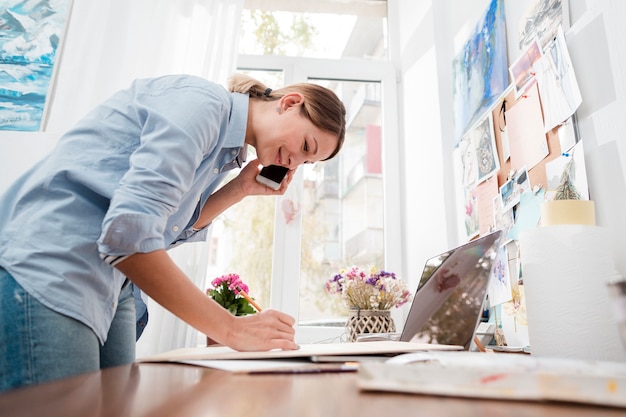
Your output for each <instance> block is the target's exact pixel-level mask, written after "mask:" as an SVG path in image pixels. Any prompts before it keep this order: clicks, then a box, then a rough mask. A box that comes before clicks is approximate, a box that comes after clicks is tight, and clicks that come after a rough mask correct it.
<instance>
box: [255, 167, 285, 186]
mask: <svg viewBox="0 0 626 417" xmlns="http://www.w3.org/2000/svg"><path fill="white" fill-rule="evenodd" d="M288 172H289V168H287V167H281V166H278V165H268V166H266V167H263V168H261V172H259V175H257V176H256V180H257V181H258V182H260V183H261V184H263V185H267V186H268V187H270V188H271V189H272V190H278V189H279V188H280V183H281V182H282V181H283V179H284V178H285V175H287V173H288Z"/></svg>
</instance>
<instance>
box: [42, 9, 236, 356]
mask: <svg viewBox="0 0 626 417" xmlns="http://www.w3.org/2000/svg"><path fill="white" fill-rule="evenodd" d="M242 9H243V0H167V1H154V0H132V1H128V0H107V1H102V0H74V2H73V6H72V12H71V16H70V17H69V24H68V27H67V31H66V33H65V39H64V43H63V45H62V49H61V50H60V55H59V56H60V59H59V61H58V63H57V67H56V70H57V74H56V82H55V90H54V93H53V95H52V100H51V103H50V105H49V107H48V108H49V110H48V118H47V121H46V125H45V130H46V131H47V132H57V133H59V134H60V133H62V132H64V131H65V130H67V129H68V128H70V127H71V126H72V125H73V124H74V123H76V121H78V119H80V118H81V117H82V116H83V115H84V114H85V113H87V112H88V111H89V110H91V109H92V108H93V107H94V106H95V105H97V104H98V103H100V102H101V101H103V100H104V99H106V98H108V97H109V96H110V95H111V94H113V93H114V92H115V91H117V90H119V89H121V88H125V87H127V86H128V85H129V84H130V83H131V81H132V80H133V79H136V78H143V77H153V76H158V75H164V74H174V73H187V74H194V75H199V76H202V77H205V78H208V79H210V80H213V81H216V82H219V83H222V84H225V83H226V81H227V79H228V76H230V75H231V74H232V73H233V72H234V70H235V68H236V57H237V41H238V31H239V27H240V22H241V11H242ZM207 254H208V243H192V244H187V245H182V246H180V247H178V248H176V249H175V250H172V251H170V255H171V256H172V258H173V259H174V261H175V262H176V263H177V264H178V266H179V267H181V268H182V269H183V271H185V272H186V273H187V275H188V276H189V277H190V278H191V279H192V280H193V282H194V283H195V284H196V285H197V286H198V287H199V288H201V289H203V290H204V288H205V285H206V283H205V275H206V264H207ZM147 304H148V312H149V315H150V318H149V323H148V326H147V327H146V329H145V331H144V333H143V335H142V336H141V338H140V340H139V342H138V344H137V356H138V357H141V356H146V355H151V354H154V353H158V352H162V351H167V350H171V349H175V348H179V347H188V346H195V345H196V343H197V341H198V340H199V339H200V337H199V335H198V332H197V331H195V330H194V329H192V328H191V327H190V326H187V325H186V324H185V323H183V322H182V321H180V320H179V319H177V318H176V317H174V316H173V315H172V314H171V313H169V312H168V311H166V310H164V309H163V308H162V307H160V306H159V305H158V304H157V303H156V302H154V301H152V300H148V303H147Z"/></svg>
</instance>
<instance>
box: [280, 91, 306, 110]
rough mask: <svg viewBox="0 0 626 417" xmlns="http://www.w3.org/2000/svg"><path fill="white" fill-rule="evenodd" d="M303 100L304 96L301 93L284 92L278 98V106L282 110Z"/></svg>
mask: <svg viewBox="0 0 626 417" xmlns="http://www.w3.org/2000/svg"><path fill="white" fill-rule="evenodd" d="M303 102H304V96H303V95H302V94H301V93H297V92H293V93H288V94H285V95H284V96H282V97H281V98H280V108H281V109H282V110H283V111H286V110H288V109H289V108H290V107H293V106H297V105H299V104H302V103H303Z"/></svg>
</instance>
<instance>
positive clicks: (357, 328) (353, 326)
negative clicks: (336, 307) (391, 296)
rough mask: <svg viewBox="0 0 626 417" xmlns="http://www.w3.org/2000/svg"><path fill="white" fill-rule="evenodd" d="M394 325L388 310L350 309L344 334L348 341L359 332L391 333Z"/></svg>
mask: <svg viewBox="0 0 626 417" xmlns="http://www.w3.org/2000/svg"><path fill="white" fill-rule="evenodd" d="M395 331H396V325H395V323H394V322H393V319H392V318H391V311H389V310H350V315H349V317H348V321H347V322H346V334H347V336H348V340H349V341H350V342H354V341H356V337H357V335H359V334H361V333H393V332H395Z"/></svg>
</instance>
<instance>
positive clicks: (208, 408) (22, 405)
mask: <svg viewBox="0 0 626 417" xmlns="http://www.w3.org/2000/svg"><path fill="white" fill-rule="evenodd" d="M356 380H357V376H356V374H355V373H327V374H301V375H242V374H232V373H228V372H224V371H218V370H213V369H207V368H201V367H194V366H189V365H178V364H135V365H128V366H121V367H117V368H111V369H106V370H104V371H101V372H95V373H91V374H85V375H81V376H77V377H73V378H68V379H65V380H61V381H57V382H52V383H48V384H42V385H39V386H35V387H29V388H25V389H20V390H15V391H11V392H8V393H5V394H0V416H12V417H20V416H37V415H41V416H46V417H57V416H58V417H74V416H80V417H88V416H94V417H95V416H98V417H107V416H111V417H125V416H133V417H148V416H150V417H171V416H176V417H196V416H229V417H239V416H241V417H244V416H245V417H251V416H254V417H262V416H271V417H283V416H284V417H293V416H305V417H306V416H324V417H326V416H342V417H351V416H355V417H356V416H359V417H367V416H376V417H380V416H393V415H405V414H406V413H407V412H408V411H411V410H419V415H437V416H443V417H446V416H455V417H456V416H466V417H467V416H469V417H472V416H475V417H484V416H503V417H505V416H506V417H516V416H528V417H536V416H543V417H556V416H563V417H565V416H567V417H577V416H581V417H582V416H585V417H587V416H589V415H593V416H594V417H603V416H624V414H625V413H624V410H623V409H612V408H598V407H588V406H581V405H571V404H556V403H552V404H542V403H524V402H512V401H493V400H477V399H461V398H444V397H434V396H421V395H408V394H396V393H372V392H361V391H359V389H358V388H357V386H356ZM411 414H412V415H413V414H414V413H413V412H411ZM415 415H416V414H415Z"/></svg>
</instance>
